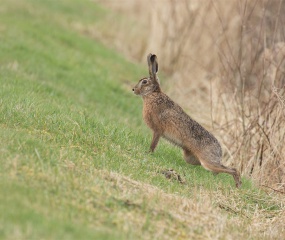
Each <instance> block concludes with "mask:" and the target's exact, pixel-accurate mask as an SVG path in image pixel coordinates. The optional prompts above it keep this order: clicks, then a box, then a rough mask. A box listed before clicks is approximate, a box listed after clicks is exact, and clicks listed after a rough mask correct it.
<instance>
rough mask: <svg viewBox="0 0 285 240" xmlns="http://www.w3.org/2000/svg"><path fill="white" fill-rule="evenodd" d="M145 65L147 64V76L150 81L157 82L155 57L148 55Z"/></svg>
mask: <svg viewBox="0 0 285 240" xmlns="http://www.w3.org/2000/svg"><path fill="white" fill-rule="evenodd" d="M147 63H148V69H149V76H150V77H151V79H153V80H155V81H158V80H157V76H156V74H157V72H158V63H157V57H156V55H155V54H151V53H150V54H148V56H147Z"/></svg>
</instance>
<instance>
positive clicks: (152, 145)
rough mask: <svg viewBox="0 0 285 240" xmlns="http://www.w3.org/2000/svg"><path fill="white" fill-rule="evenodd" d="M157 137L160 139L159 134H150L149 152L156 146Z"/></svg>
mask: <svg viewBox="0 0 285 240" xmlns="http://www.w3.org/2000/svg"><path fill="white" fill-rule="evenodd" d="M159 139H160V135H159V134H158V133H156V132H154V133H153V136H152V141H151V145H150V152H154V149H155V148H156V146H157V144H158V141H159Z"/></svg>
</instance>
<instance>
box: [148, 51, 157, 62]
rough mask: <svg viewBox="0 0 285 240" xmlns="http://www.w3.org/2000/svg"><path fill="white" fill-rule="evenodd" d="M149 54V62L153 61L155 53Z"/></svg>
mask: <svg viewBox="0 0 285 240" xmlns="http://www.w3.org/2000/svg"><path fill="white" fill-rule="evenodd" d="M149 56H150V61H151V62H154V60H155V59H156V55H155V54H151V53H150V55H149Z"/></svg>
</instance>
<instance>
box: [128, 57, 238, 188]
mask: <svg viewBox="0 0 285 240" xmlns="http://www.w3.org/2000/svg"><path fill="white" fill-rule="evenodd" d="M147 61H148V66H149V75H150V76H149V77H148V78H143V79H141V80H140V81H139V83H138V84H137V85H136V86H135V87H134V88H133V92H134V93H135V94H137V95H141V96H142V98H143V119H144V121H145V122H146V124H147V125H148V127H149V128H150V129H151V130H152V131H153V138H152V142H151V146H150V151H151V152H153V151H154V150H155V148H156V146H157V144H158V141H159V139H160V137H163V138H165V139H167V140H168V141H169V142H171V143H173V144H175V145H177V146H179V147H181V148H182V149H183V152H184V159H185V161H186V162H188V163H190V164H193V165H202V166H203V167H204V168H205V169H207V170H209V171H212V172H213V173H228V174H231V175H232V176H233V178H234V180H235V183H236V187H240V186H241V180H240V175H239V173H238V172H237V171H236V170H235V169H231V168H228V167H225V166H224V165H222V164H221V163H220V162H221V159H222V149H221V146H220V144H219V142H218V140H217V139H216V138H215V137H214V136H213V135H212V134H211V133H210V132H208V131H207V130H206V129H205V128H203V127H202V126H201V125H200V124H199V123H197V122H196V121H194V120H193V119H192V118H191V117H189V116H188V115H187V114H186V113H185V112H184V111H183V109H182V108H181V107H180V106H179V105H178V104H176V103H175V102H173V101H172V100H171V99H170V98H169V97H168V96H167V95H166V94H165V93H163V92H162V91H161V89H160V84H159V80H158V78H157V71H158V63H157V58H156V56H155V55H153V54H149V55H148V57H147Z"/></svg>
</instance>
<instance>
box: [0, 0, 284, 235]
mask: <svg viewBox="0 0 285 240" xmlns="http://www.w3.org/2000/svg"><path fill="white" fill-rule="evenodd" d="M0 13H1V14H0V52H1V54H0V84H1V88H0V138H1V143H2V144H1V148H0V153H1V161H0V174H1V176H0V177H1V181H0V185H1V186H0V212H1V214H0V238H2V239H78V238H81V239H94V238H95V239H137V238H145V239H154V238H164V239H165V238H171V237H179V238H186V239H187V238H188V237H189V236H192V237H193V236H194V237H197V238H202V237H203V238H204V237H206V238H207V237H209V236H210V237H211V236H212V237H213V236H217V234H219V235H220V236H222V237H225V236H228V235H229V234H230V233H231V231H232V232H233V233H234V234H236V236H239V234H240V229H243V228H244V225H243V224H244V220H243V214H241V213H242V212H244V211H245V212H247V215H246V216H247V217H246V218H251V217H252V216H253V215H254V216H255V212H256V211H257V209H259V208H260V210H261V211H266V213H267V214H271V215H270V216H273V217H275V216H276V215H277V213H279V212H280V210H282V205H281V203H280V202H278V201H275V199H274V198H272V197H270V196H268V195H266V194H265V193H263V192H261V191H260V190H258V189H256V188H255V187H253V186H251V183H250V181H248V180H246V179H244V185H243V188H242V189H241V190H236V189H234V182H233V179H232V178H231V177H230V176H227V175H218V176H216V177H214V176H213V175H212V174H211V173H209V172H207V171H205V170H204V169H202V168H200V167H193V166H190V165H187V164H186V163H185V162H184V161H183V160H182V156H181V153H180V150H179V149H176V148H174V147H172V146H170V145H169V144H167V143H165V142H163V141H162V142H161V143H160V145H159V147H158V149H157V151H156V153H154V154H152V155H151V154H147V153H146V151H147V150H148V147H149V143H150V139H151V136H150V132H149V130H148V129H147V128H146V127H145V126H144V124H143V122H142V119H141V100H140V99H139V98H137V97H135V96H133V95H132V93H131V91H130V90H131V86H132V84H134V83H136V81H137V79H139V78H140V77H141V76H143V75H145V74H146V72H147V71H146V69H145V67H141V66H137V65H135V64H133V63H130V62H128V61H126V60H125V59H124V58H123V57H122V56H120V55H119V54H117V53H115V52H114V51H112V50H110V49H108V48H106V47H105V46H103V45H102V44H101V43H99V42H97V41H96V40H94V39H92V38H90V37H89V36H87V35H84V34H82V33H80V32H77V31H76V30H75V29H74V28H73V27H72V26H73V24H75V23H80V24H94V28H96V26H100V21H104V17H105V16H106V14H108V11H107V10H106V9H103V8H101V7H100V6H98V5H96V4H95V3H93V2H92V1H76V0H72V1H70V0H62V1H53V0H49V1H36V0H27V1H24V0H22V1H16V0H12V1H11V0H4V1H2V3H1V7H0ZM170 168H171V169H174V170H175V171H176V172H177V173H178V174H180V175H181V177H182V178H183V180H185V184H181V183H179V182H178V181H176V180H168V179H166V178H165V177H164V176H163V175H162V174H161V170H164V169H170ZM125 176H127V177H125ZM219 194H221V195H219ZM221 196H224V197H227V198H229V199H231V200H230V201H229V202H231V201H232V202H233V204H231V205H228V204H227V203H226V202H227V201H225V202H224V201H223V199H222V198H221ZM233 196H234V197H233ZM165 199H169V201H166V200H165ZM189 201H190V202H189ZM162 203H163V204H162ZM178 203H183V204H184V205H185V206H184V205H183V211H181V212H179V211H178V210H177V211H178V212H176V209H179V208H180V207H179V205H178ZM189 204H190V205H191V204H194V206H195V207H196V213H195V214H192V215H193V216H194V215H195V218H198V219H199V216H200V215H201V217H202V219H200V220H198V221H197V222H196V223H193V225H192V226H191V227H190V223H189V225H187V224H186V223H188V221H190V220H192V218H193V216H191V214H190V212H195V208H194V209H192V208H191V207H188V205H189ZM205 204H206V206H204V205H205ZM256 206H258V207H256ZM174 207H175V208H174ZM229 209H232V211H229ZM190 210H191V211H190ZM188 211H189V212H188ZM208 211H210V213H209V219H215V218H214V215H213V212H214V213H215V215H217V213H218V214H220V215H219V216H220V217H221V219H224V218H230V219H235V218H237V217H238V218H240V219H239V221H240V222H239V224H237V225H235V224H234V222H233V220H230V221H229V223H224V225H223V226H224V228H225V229H226V232H225V233H217V232H216V231H215V230H214V231H213V232H210V233H209V234H205V232H207V231H209V229H210V228H211V226H213V225H214V226H215V227H214V229H219V224H220V223H211V222H210V221H209V223H208V221H207V223H205V222H204V220H203V219H206V220H207V218H205V217H204V216H208V215H207V214H208V213H207V212H208ZM183 212H185V213H189V215H187V216H186V217H185V216H184V215H183V214H182V213H183ZM182 215H183V216H182ZM273 217H272V218H273ZM248 221H249V220H248ZM207 224H209V225H207ZM229 229H231V231H229ZM232 229H233V230H232ZM217 231H218V230H217ZM248 231H250V230H248ZM252 236H253V237H256V236H260V235H259V232H254V233H252Z"/></svg>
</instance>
